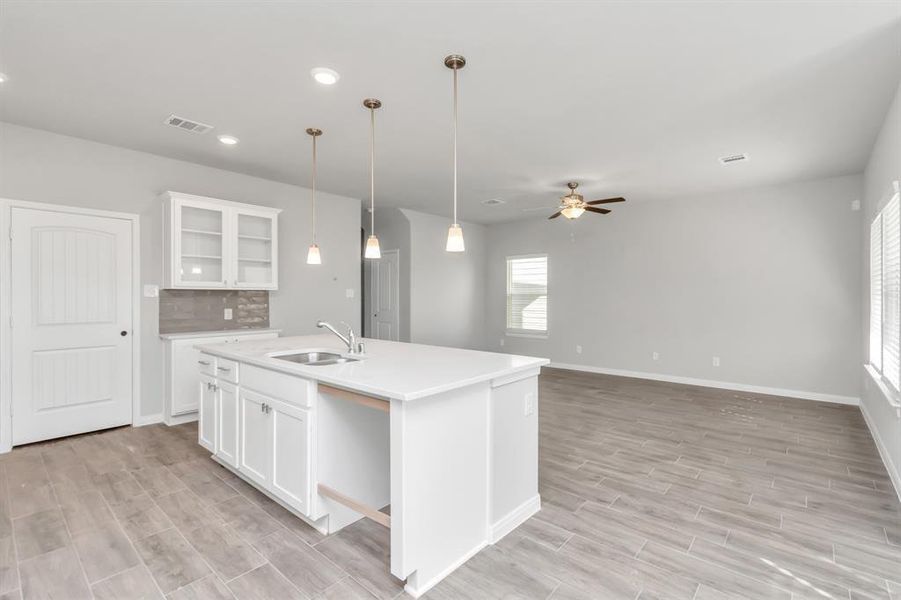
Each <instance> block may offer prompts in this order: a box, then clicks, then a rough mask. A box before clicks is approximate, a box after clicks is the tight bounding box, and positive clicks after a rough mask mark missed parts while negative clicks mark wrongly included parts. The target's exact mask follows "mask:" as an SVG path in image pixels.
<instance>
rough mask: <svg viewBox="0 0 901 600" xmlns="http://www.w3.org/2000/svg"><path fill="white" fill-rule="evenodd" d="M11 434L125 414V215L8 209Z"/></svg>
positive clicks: (89, 426)
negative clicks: (94, 214) (9, 241)
mask: <svg viewBox="0 0 901 600" xmlns="http://www.w3.org/2000/svg"><path fill="white" fill-rule="evenodd" d="M11 226H12V228H11V234H12V241H11V263H12V264H11V266H12V268H11V286H10V291H11V316H12V337H11V341H12V399H13V400H12V411H13V418H12V421H13V427H12V430H13V440H12V441H13V444H24V443H28V442H35V441H38V440H45V439H50V438H56V437H61V436H65V435H72V434H76V433H83V432H86V431H94V430H98V429H104V428H107V427H115V426H118V425H126V424H130V423H131V421H132V414H131V413H132V337H133V336H132V325H133V323H132V320H133V318H134V316H133V315H132V288H133V281H132V277H133V273H132V251H133V249H132V233H131V221H128V220H125V219H117V218H111V217H99V216H89V215H79V214H73V213H62V212H53V211H49V210H36V209H30V208H13V209H11Z"/></svg>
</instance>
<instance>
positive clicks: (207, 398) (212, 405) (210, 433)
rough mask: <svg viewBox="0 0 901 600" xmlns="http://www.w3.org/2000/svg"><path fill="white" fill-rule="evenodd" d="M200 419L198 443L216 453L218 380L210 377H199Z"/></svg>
mask: <svg viewBox="0 0 901 600" xmlns="http://www.w3.org/2000/svg"><path fill="white" fill-rule="evenodd" d="M197 389H198V391H199V394H198V396H199V398H200V400H199V404H200V418H199V419H198V421H199V422H198V423H197V441H198V442H199V443H200V445H201V446H203V447H204V448H206V449H207V450H209V451H210V452H212V453H213V454H215V453H216V412H217V411H216V408H217V406H216V405H217V402H216V380H215V379H213V378H212V377H210V376H209V375H200V376H199V377H198V382H197Z"/></svg>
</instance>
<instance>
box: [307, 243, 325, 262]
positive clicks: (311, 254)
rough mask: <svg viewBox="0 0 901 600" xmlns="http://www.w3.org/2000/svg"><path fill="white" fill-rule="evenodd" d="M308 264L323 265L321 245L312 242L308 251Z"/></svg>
mask: <svg viewBox="0 0 901 600" xmlns="http://www.w3.org/2000/svg"><path fill="white" fill-rule="evenodd" d="M307 264H308V265H321V264H322V256H321V255H320V254H319V246H317V245H316V244H310V249H309V251H308V252H307Z"/></svg>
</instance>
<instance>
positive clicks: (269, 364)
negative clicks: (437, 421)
mask: <svg viewBox="0 0 901 600" xmlns="http://www.w3.org/2000/svg"><path fill="white" fill-rule="evenodd" d="M198 348H200V349H201V350H202V351H203V352H205V353H206V354H212V355H213V356H220V357H222V358H227V359H229V360H234V361H236V362H239V363H246V364H249V365H253V366H255V367H260V368H261V369H268V370H270V371H277V372H279V373H285V374H287V375H293V376H295V377H302V378H306V379H312V380H314V381H318V382H322V383H325V384H329V385H334V386H337V387H342V388H345V389H349V390H353V391H357V392H361V393H365V394H370V395H373V396H380V397H382V398H387V399H389V400H400V401H402V402H409V401H411V400H419V399H421V398H428V397H429V396H436V395H438V394H442V393H444V392H449V391H451V390H457V389H460V388H464V387H467V386H470V385H475V384H477V383H483V382H487V381H491V380H492V379H497V378H498V377H506V376H508V375H514V374H516V373H520V372H523V371H528V370H529V369H534V368H536V367H538V368H540V367H542V366H544V365H547V364H550V362H551V361H550V359H547V358H537V357H526V358H530V359H532V360H531V361H530V362H528V363H526V364H523V365H519V366H516V367H509V368H506V369H502V370H500V371H493V372H490V373H486V374H482V375H478V376H476V377H470V378H468V379H461V380H459V381H455V382H454V383H451V384H446V385H439V386H436V387H434V388H428V389H425V390H419V391H416V392H410V393H406V394H400V393H397V392H392V391H391V390H386V389H381V388H376V387H372V386H368V385H364V384H358V383H353V382H348V381H347V380H346V379H341V378H339V377H329V376H328V374H327V373H321V372H316V371H313V370H312V369H316V368H317V367H299V366H294V367H292V366H288V365H282V364H279V363H276V362H274V361H273V360H271V359H260V358H252V357H248V356H244V355H241V354H237V353H234V352H228V351H226V350H221V349H219V348H211V347H210V346H203V345H201V346H198ZM319 368H321V367H319ZM300 369H303V370H300ZM307 369H311V370H307Z"/></svg>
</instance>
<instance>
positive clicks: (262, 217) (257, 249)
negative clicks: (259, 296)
mask: <svg viewBox="0 0 901 600" xmlns="http://www.w3.org/2000/svg"><path fill="white" fill-rule="evenodd" d="M232 215H233V223H234V225H233V227H234V238H233V239H234V241H235V246H234V247H235V251H234V262H233V268H234V275H233V276H232V278H233V282H232V287H235V288H243V289H251V290H274V289H278V215H275V214H272V213H271V211H259V212H256V211H253V210H251V209H234V210H233V212H232Z"/></svg>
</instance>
